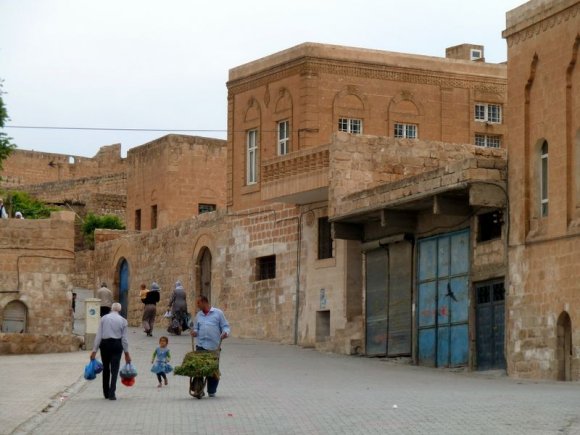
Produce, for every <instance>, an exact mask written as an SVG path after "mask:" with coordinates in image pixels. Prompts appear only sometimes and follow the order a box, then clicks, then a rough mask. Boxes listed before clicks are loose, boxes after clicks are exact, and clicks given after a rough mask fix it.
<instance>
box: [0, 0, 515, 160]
mask: <svg viewBox="0 0 580 435" xmlns="http://www.w3.org/2000/svg"><path fill="white" fill-rule="evenodd" d="M523 3H525V1H524V0H487V1H485V2H475V1H466V0H436V1H435V0H406V1H405V2H401V1H393V0H359V1H352V0H351V1H344V0H291V1H284V2H282V1H279V0H245V1H243V2H242V1H235V0H213V1H202V0H164V1H159V0H90V1H89V0H0V79H2V80H3V85H2V87H3V92H4V94H3V99H4V103H5V105H6V107H7V109H8V114H9V117H10V120H9V121H8V122H7V123H6V125H7V128H5V129H4V132H5V133H7V134H8V135H9V136H11V137H12V138H13V142H14V143H15V144H16V145H17V146H18V148H20V149H26V150H35V151H44V152H51V153H59V154H70V155H73V156H85V157H92V156H94V155H95V154H96V153H97V152H98V150H99V148H100V147H101V146H104V145H111V144H116V143H121V149H122V155H123V156H125V155H126V153H127V150H128V149H130V148H133V147H135V146H139V145H142V144H144V143H147V142H149V141H151V140H154V139H156V138H158V137H161V136H164V135H166V134H169V133H171V132H175V133H182V134H190V135H197V136H206V137H214V138H220V139H225V138H226V126H227V89H226V82H227V80H228V71H229V69H231V68H234V67H236V66H239V65H242V64H244V63H247V62H250V61H253V60H256V59H259V58H261V57H264V56H267V55H269V54H272V53H275V52H278V51H281V50H284V49H287V48H290V47H292V46H295V45H298V44H300V43H303V42H317V43H324V44H337V45H345V46H351V47H362V48H368V49H375V50H386V51H395V52H402V53H413V54H423V55H427V56H439V57H444V56H445V48H447V47H451V46H454V45H458V44H462V43H473V44H480V45H484V46H485V57H486V61H487V62H492V63H499V62H504V61H505V60H506V58H507V47H506V43H505V40H504V39H502V37H501V32H502V31H503V30H504V29H505V13H506V12H507V11H508V10H511V9H513V8H515V7H517V6H519V5H521V4H523ZM11 126H13V127H11ZM17 126H19V127H53V128H51V129H45V128H42V129H37V128H34V129H29V128H14V127H17ZM54 127H68V128H96V129H119V130H84V129H83V130H76V129H75V130H65V129H56V128H54ZM122 129H149V130H151V129H156V130H166V131H147V132H144V131H123V130H122ZM178 130H193V131H188V132H180V131H178Z"/></svg>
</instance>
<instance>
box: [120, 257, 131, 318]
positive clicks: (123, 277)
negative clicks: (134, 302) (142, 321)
mask: <svg viewBox="0 0 580 435" xmlns="http://www.w3.org/2000/svg"><path fill="white" fill-rule="evenodd" d="M119 302H120V303H121V307H122V308H121V316H123V317H124V318H127V309H128V308H129V307H128V306H127V305H128V303H129V263H128V262H127V260H125V259H123V260H122V261H121V266H120V267H119Z"/></svg>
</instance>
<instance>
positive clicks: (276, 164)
mask: <svg viewBox="0 0 580 435" xmlns="http://www.w3.org/2000/svg"><path fill="white" fill-rule="evenodd" d="M328 147H329V146H328V145H323V146H319V147H316V148H308V149H304V150H300V151H297V152H293V153H290V154H288V155H285V156H280V157H276V158H273V159H271V160H267V161H265V162H264V163H263V164H262V168H261V169H262V188H261V192H262V200H263V201H275V202H285V203H289V204H309V203H312V202H318V201H325V200H327V199H328V161H329V152H328Z"/></svg>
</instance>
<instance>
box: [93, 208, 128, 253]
mask: <svg viewBox="0 0 580 435" xmlns="http://www.w3.org/2000/svg"><path fill="white" fill-rule="evenodd" d="M97 228H106V229H109V230H124V229H125V225H123V222H122V221H121V219H120V218H119V217H118V216H115V215H103V216H97V215H94V214H93V213H89V214H87V216H86V217H85V220H84V222H83V234H84V236H85V241H86V242H87V244H88V245H89V246H91V247H93V246H94V245H95V230H96V229H97Z"/></svg>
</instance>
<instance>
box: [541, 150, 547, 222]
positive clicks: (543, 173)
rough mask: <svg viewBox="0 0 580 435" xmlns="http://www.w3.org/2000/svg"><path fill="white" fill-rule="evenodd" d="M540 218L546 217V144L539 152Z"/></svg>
mask: <svg viewBox="0 0 580 435" xmlns="http://www.w3.org/2000/svg"><path fill="white" fill-rule="evenodd" d="M540 216H541V217H546V216H548V142H547V141H544V143H543V144H542V148H541V150H540Z"/></svg>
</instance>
